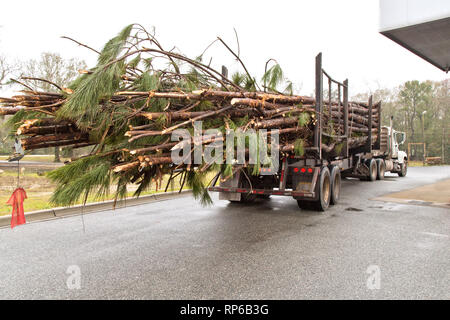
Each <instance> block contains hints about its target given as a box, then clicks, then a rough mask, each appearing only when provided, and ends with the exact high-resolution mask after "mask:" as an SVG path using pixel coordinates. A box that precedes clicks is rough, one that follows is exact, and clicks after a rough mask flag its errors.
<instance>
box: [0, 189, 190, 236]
mask: <svg viewBox="0 0 450 320" xmlns="http://www.w3.org/2000/svg"><path fill="white" fill-rule="evenodd" d="M190 194H192V190H183V191H181V192H178V191H173V192H163V193H155V194H150V195H146V196H142V197H139V198H128V199H123V200H119V201H117V203H116V207H115V209H121V208H127V207H132V206H138V205H141V204H147V203H152V202H158V201H165V200H170V199H173V198H177V197H185V196H188V195H190ZM112 209H114V200H107V201H102V202H94V203H88V204H86V205H84V206H83V205H75V206H72V207H58V208H53V209H45V210H38V211H31V212H27V213H25V219H26V221H27V223H30V222H36V221H44V220H52V219H58V218H64V217H69V216H75V215H80V214H88V213H94V212H100V211H106V210H112ZM10 225H11V215H6V216H1V217H0V228H5V227H10Z"/></svg>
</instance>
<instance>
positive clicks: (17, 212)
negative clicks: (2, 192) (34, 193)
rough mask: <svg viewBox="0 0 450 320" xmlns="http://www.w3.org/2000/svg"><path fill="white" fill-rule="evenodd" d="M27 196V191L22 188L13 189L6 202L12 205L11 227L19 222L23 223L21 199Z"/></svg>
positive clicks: (23, 214) (23, 215)
mask: <svg viewBox="0 0 450 320" xmlns="http://www.w3.org/2000/svg"><path fill="white" fill-rule="evenodd" d="M26 198H27V193H26V192H25V190H24V189H22V188H17V189H16V190H14V192H13V194H12V195H11V198H9V200H8V201H7V202H6V203H7V204H9V205H11V206H12V214H11V229H12V228H14V227H15V226H18V225H20V224H24V223H25V222H26V221H25V213H24V211H23V201H24V200H25V199H26Z"/></svg>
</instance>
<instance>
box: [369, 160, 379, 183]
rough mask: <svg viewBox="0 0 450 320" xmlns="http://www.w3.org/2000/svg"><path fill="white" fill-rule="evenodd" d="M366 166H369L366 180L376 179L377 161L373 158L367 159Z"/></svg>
mask: <svg viewBox="0 0 450 320" xmlns="http://www.w3.org/2000/svg"><path fill="white" fill-rule="evenodd" d="M368 167H369V176H368V177H367V180H369V181H375V180H377V162H376V161H375V159H370V160H369V163H368Z"/></svg>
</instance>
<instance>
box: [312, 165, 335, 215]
mask: <svg viewBox="0 0 450 320" xmlns="http://www.w3.org/2000/svg"><path fill="white" fill-rule="evenodd" d="M316 190H317V191H316V192H317V193H318V196H319V199H318V200H315V201H311V205H312V208H313V209H314V210H316V211H325V210H327V209H328V207H329V205H330V199H331V177H330V170H329V169H328V167H323V168H322V169H321V170H320V175H319V179H318V181H317V185H316Z"/></svg>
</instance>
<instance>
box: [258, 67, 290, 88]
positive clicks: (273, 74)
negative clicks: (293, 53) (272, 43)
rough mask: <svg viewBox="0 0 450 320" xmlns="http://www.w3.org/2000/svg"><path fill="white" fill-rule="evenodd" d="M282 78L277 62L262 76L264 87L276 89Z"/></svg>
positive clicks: (281, 71)
mask: <svg viewBox="0 0 450 320" xmlns="http://www.w3.org/2000/svg"><path fill="white" fill-rule="evenodd" d="M283 79H284V75H283V70H282V69H281V67H280V65H279V64H278V63H277V64H274V65H273V66H272V67H270V68H269V69H268V70H267V71H266V72H265V73H264V75H263V77H262V81H263V83H264V87H265V88H268V89H270V90H272V91H277V86H278V85H280V84H281V83H282V82H283ZM291 89H292V87H291Z"/></svg>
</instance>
